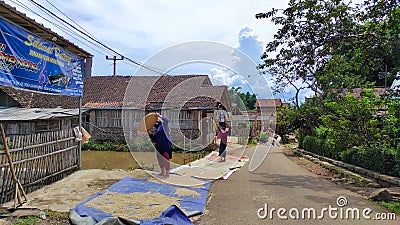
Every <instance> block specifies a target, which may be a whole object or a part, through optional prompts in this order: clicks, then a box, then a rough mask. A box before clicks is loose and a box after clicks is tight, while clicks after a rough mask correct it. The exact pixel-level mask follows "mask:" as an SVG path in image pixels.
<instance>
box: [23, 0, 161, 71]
mask: <svg viewBox="0 0 400 225" xmlns="http://www.w3.org/2000/svg"><path fill="white" fill-rule="evenodd" d="M29 1H30V2H31V3H32V4H34V5H36V6H37V7H39V8H41V9H43V10H45V11H46V12H48V13H50V14H51V16H52V17H54V18H57V19H58V20H60V21H62V22H63V23H65V24H67V25H68V26H70V27H72V28H73V29H74V30H76V31H78V32H79V33H81V34H83V35H84V36H86V37H88V38H89V39H91V40H92V41H94V42H96V43H98V44H99V45H101V46H103V47H104V48H106V49H108V50H110V51H112V52H113V53H115V54H116V55H118V56H120V57H124V58H125V59H127V60H128V61H130V62H132V63H134V64H135V65H138V66H140V67H143V68H145V69H147V70H150V71H153V72H156V73H160V72H159V71H157V70H155V69H152V68H150V67H148V66H146V65H144V64H142V63H139V62H136V61H135V60H133V59H131V58H129V57H126V56H124V55H122V54H121V53H119V52H117V51H115V50H114V49H112V48H111V47H109V46H107V45H106V44H104V43H103V42H101V41H99V40H97V39H96V38H94V37H92V36H91V35H89V34H87V33H85V32H83V31H82V30H80V29H78V28H77V27H76V26H74V25H72V24H71V23H69V22H68V21H66V20H64V19H63V18H61V17H59V16H57V15H56V14H54V13H53V12H52V11H50V10H48V9H47V8H46V7H44V6H42V5H41V4H39V3H37V2H36V1H34V0H29ZM158 70H159V69H158ZM161 75H167V74H165V73H161Z"/></svg>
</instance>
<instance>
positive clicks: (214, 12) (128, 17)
mask: <svg viewBox="0 0 400 225" xmlns="http://www.w3.org/2000/svg"><path fill="white" fill-rule="evenodd" d="M5 2H6V3H7V4H9V5H11V6H14V7H16V8H17V10H19V11H21V12H23V13H26V14H27V15H28V16H29V17H31V18H33V19H35V20H36V21H38V22H39V23H42V24H43V25H44V26H46V27H48V28H50V29H51V30H53V31H55V32H57V33H59V34H61V35H62V36H64V37H65V38H67V39H68V40H71V41H72V42H74V43H76V44H77V45H78V46H80V47H81V48H83V49H85V50H87V51H89V52H91V53H92V54H94V59H93V61H94V63H93V67H92V75H111V74H112V73H113V66H112V61H108V60H106V59H105V56H106V55H109V56H113V55H114V54H113V53H111V52H105V51H103V50H99V49H98V48H95V47H93V45H91V44H89V43H87V42H86V41H83V40H82V39H79V38H75V37H73V36H71V35H70V34H68V33H67V32H65V31H62V30H60V29H59V28H57V27H55V26H54V25H52V24H51V23H50V22H48V21H46V20H45V19H43V18H41V17H40V16H43V17H45V18H49V16H46V14H45V13H44V12H43V11H41V10H40V9H39V8H37V7H36V6H34V5H33V4H31V3H30V2H29V1H20V2H21V3H23V4H24V5H25V6H27V8H29V9H30V10H28V9H27V8H26V7H24V6H22V5H20V3H18V2H17V1H16V0H5ZM36 2H38V3H40V4H42V5H43V6H45V7H46V8H48V9H50V10H51V11H53V12H54V13H56V14H57V15H59V16H60V17H62V18H65V19H66V20H68V19H67V18H66V17H65V16H64V15H62V13H61V12H57V10H56V9H55V8H54V7H52V6H51V5H50V4H49V2H51V4H53V5H54V6H56V7H57V8H58V9H60V10H61V11H62V12H63V13H65V14H66V15H67V16H68V17H69V18H71V19H73V21H74V22H76V23H77V24H79V26H81V27H82V28H84V29H85V30H87V31H88V32H89V33H90V34H92V35H93V36H94V37H95V38H96V39H98V40H99V41H101V42H103V43H105V44H106V45H107V46H109V47H111V48H113V49H114V50H116V51H117V52H119V53H121V54H122V55H125V56H127V57H129V58H131V59H133V60H135V61H138V62H146V60H148V59H149V58H151V57H152V56H153V55H155V54H157V53H159V52H160V51H162V50H163V49H166V48H168V47H170V46H174V45H179V44H181V43H186V42H192V41H209V42H216V43H221V44H224V45H226V46H230V47H232V48H233V49H237V50H239V51H241V52H243V53H244V54H246V55H248V56H249V57H250V58H251V59H252V60H253V61H254V62H255V63H256V64H258V63H260V62H261V61H260V58H259V57H260V55H261V53H262V52H263V49H264V47H265V44H266V43H267V42H268V41H271V40H272V39H273V35H274V34H275V32H276V31H277V27H276V26H275V25H274V24H273V23H272V22H270V21H269V20H267V19H264V20H257V19H256V18H255V14H257V13H260V12H266V11H268V10H270V9H272V8H286V6H287V3H288V0H282V1H270V0H263V1H260V0H219V1H211V0H192V1H184V0H174V1H161V0H151V1H139V0H114V1H108V0H69V1H63V0H52V1H46V0H36ZM16 3H17V4H16ZM32 10H33V11H34V12H36V13H38V14H39V15H40V16H39V15H37V14H35V13H33V12H32ZM50 21H55V20H54V19H50ZM150 66H155V67H157V65H150ZM157 68H158V67H157ZM137 69H138V68H137V67H136V66H133V65H132V64H130V63H127V62H125V61H124V62H123V61H118V62H117V74H119V75H133V74H135V72H136V70H137ZM159 69H162V70H167V69H170V68H159ZM169 72H172V73H181V74H208V75H210V76H211V77H212V78H213V79H214V80H216V81H217V82H216V83H219V84H220V83H224V84H226V85H229V86H242V88H243V90H246V91H247V90H250V89H247V88H248V87H246V85H245V84H244V82H243V81H241V79H240V77H241V76H244V75H240V74H235V73H234V72H232V71H230V70H229V69H227V68H225V67H223V66H218V65H213V64H205V63H191V64H186V65H183V66H177V67H176V68H174V69H173V70H170V71H169ZM252 75H253V76H261V75H258V74H252ZM266 78H267V82H268V83H270V84H271V83H272V81H271V79H270V77H266ZM218 81H219V82H218ZM250 91H251V90H250ZM261 92H262V91H261ZM261 92H260V91H259V92H258V93H257V94H262V93H261ZM287 92H290V90H287ZM261 97H262V96H261ZM278 97H282V98H284V99H288V98H289V95H288V94H285V95H281V96H278Z"/></svg>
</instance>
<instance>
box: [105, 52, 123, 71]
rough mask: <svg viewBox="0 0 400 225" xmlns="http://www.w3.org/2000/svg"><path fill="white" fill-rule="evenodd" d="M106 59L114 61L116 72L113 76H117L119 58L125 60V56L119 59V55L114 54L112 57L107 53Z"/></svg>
mask: <svg viewBox="0 0 400 225" xmlns="http://www.w3.org/2000/svg"><path fill="white" fill-rule="evenodd" d="M106 59H107V60H113V61H114V73H113V76H116V75H117V60H124V57H123V56H121V58H119V59H118V58H117V56H113V57H112V58H111V57H108V55H106Z"/></svg>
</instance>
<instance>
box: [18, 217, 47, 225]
mask: <svg viewBox="0 0 400 225" xmlns="http://www.w3.org/2000/svg"><path fill="white" fill-rule="evenodd" d="M40 220H41V219H39V218H38V217H35V216H27V217H26V218H20V219H18V220H16V221H13V222H12V223H11V225H35V224H39V223H40Z"/></svg>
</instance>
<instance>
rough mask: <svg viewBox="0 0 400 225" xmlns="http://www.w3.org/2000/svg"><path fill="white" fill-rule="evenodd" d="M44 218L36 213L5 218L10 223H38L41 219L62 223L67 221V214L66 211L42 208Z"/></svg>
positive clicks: (23, 224) (37, 224)
mask: <svg viewBox="0 0 400 225" xmlns="http://www.w3.org/2000/svg"><path fill="white" fill-rule="evenodd" d="M44 212H45V214H46V219H45V220H44V219H42V218H40V217H38V216H37V215H29V216H26V217H25V216H24V217H10V218H8V219H7V220H9V221H11V225H39V224H43V221H46V222H48V223H46V224H52V225H64V224H70V223H69V214H68V213H67V212H56V211H51V210H44Z"/></svg>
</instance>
